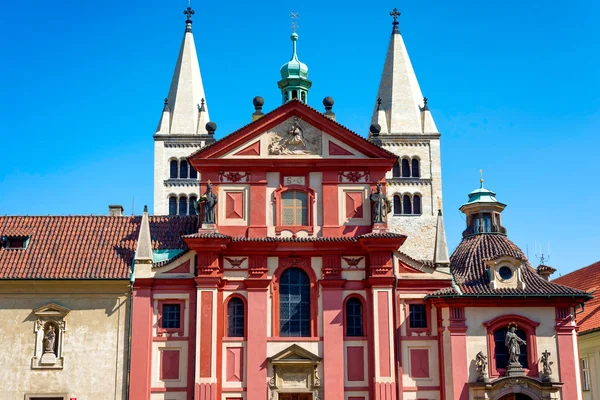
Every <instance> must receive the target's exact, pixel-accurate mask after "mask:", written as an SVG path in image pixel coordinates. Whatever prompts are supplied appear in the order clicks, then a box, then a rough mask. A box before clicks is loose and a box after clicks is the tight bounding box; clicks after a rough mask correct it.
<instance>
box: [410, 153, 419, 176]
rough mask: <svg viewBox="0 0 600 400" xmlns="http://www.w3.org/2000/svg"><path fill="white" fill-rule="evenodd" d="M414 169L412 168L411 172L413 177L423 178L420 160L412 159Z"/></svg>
mask: <svg viewBox="0 0 600 400" xmlns="http://www.w3.org/2000/svg"><path fill="white" fill-rule="evenodd" d="M411 163H412V168H411V172H412V176H413V177H415V178H418V177H420V176H421V170H420V168H419V159H418V158H413V159H412V162H411Z"/></svg>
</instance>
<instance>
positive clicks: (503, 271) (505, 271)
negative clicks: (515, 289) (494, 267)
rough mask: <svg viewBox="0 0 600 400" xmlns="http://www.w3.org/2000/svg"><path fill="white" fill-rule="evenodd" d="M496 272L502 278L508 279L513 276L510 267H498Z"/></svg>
mask: <svg viewBox="0 0 600 400" xmlns="http://www.w3.org/2000/svg"><path fill="white" fill-rule="evenodd" d="M498 274H499V275H500V278H502V279H503V280H507V279H510V278H512V276H513V272H512V269H510V268H508V267H500V269H499V270H498Z"/></svg>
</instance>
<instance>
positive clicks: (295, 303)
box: [279, 268, 311, 336]
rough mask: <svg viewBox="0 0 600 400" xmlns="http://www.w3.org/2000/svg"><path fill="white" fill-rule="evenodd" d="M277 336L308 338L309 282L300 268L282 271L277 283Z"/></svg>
mask: <svg viewBox="0 0 600 400" xmlns="http://www.w3.org/2000/svg"><path fill="white" fill-rule="evenodd" d="M279 334H280V335H281V336H310V334H311V332H310V280H309V278H308V275H306V272H304V271H302V270H301V269H300V268H289V269H286V270H285V271H283V273H282V274H281V278H280V283H279Z"/></svg>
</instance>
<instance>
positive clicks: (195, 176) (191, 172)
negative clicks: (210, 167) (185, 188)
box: [190, 165, 198, 179]
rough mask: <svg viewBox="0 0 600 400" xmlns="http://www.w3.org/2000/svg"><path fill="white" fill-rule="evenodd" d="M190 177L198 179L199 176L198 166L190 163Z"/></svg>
mask: <svg viewBox="0 0 600 400" xmlns="http://www.w3.org/2000/svg"><path fill="white" fill-rule="evenodd" d="M190 178H192V179H196V178H198V172H196V168H194V167H192V166H191V165H190Z"/></svg>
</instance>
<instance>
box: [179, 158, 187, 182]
mask: <svg viewBox="0 0 600 400" xmlns="http://www.w3.org/2000/svg"><path fill="white" fill-rule="evenodd" d="M179 177H180V178H187V177H188V162H187V161H186V160H181V162H180V163H179Z"/></svg>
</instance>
